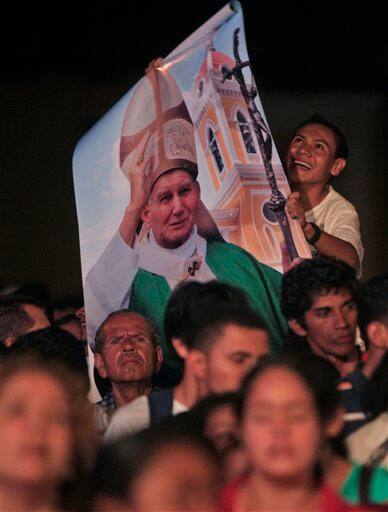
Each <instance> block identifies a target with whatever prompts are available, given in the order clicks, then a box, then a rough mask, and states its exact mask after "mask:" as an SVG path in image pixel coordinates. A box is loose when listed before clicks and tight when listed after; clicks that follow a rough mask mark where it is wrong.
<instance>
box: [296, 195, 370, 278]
mask: <svg viewBox="0 0 388 512" xmlns="http://www.w3.org/2000/svg"><path fill="white" fill-rule="evenodd" d="M328 188H329V192H328V194H327V196H326V197H325V199H324V200H323V201H321V202H320V203H319V204H318V205H317V206H315V207H314V208H312V209H311V210H308V211H307V212H306V213H305V216H306V220H307V222H314V224H316V225H317V226H318V227H319V228H320V229H322V230H323V231H325V232H326V233H328V234H329V235H333V236H336V237H337V238H340V239H341V240H345V241H346V242H349V243H350V244H352V245H353V247H354V248H355V249H356V251H357V254H358V261H359V263H358V267H357V269H356V271H357V277H360V276H361V273H362V258H363V255H364V248H363V246H362V243H361V234H360V222H359V220H358V215H357V211H356V209H355V207H354V206H353V205H352V204H351V203H350V202H349V201H347V200H346V199H345V198H344V197H343V196H341V194H339V193H338V192H336V191H335V190H334V189H333V187H331V186H330V185H329V187H328ZM310 248H311V251H312V253H313V254H314V252H315V253H316V252H317V251H316V249H315V248H314V247H312V246H310Z"/></svg>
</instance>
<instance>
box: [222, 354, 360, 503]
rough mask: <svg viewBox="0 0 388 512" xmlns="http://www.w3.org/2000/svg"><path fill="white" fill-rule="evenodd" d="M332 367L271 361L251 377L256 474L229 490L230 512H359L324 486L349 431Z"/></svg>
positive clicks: (243, 413)
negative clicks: (339, 439) (332, 457)
mask: <svg viewBox="0 0 388 512" xmlns="http://www.w3.org/2000/svg"><path fill="white" fill-rule="evenodd" d="M331 368H332V367H331V365H330V364H329V363H327V362H326V361H323V360H318V359H317V358H315V357H313V356H311V357H303V359H301V358H298V357H292V358H291V357H285V356H283V357H278V358H271V357H265V358H263V359H262V360H261V361H260V362H259V365H258V366H257V367H256V368H255V370H254V371H253V372H252V373H251V374H250V375H249V376H248V377H247V379H246V381H245V383H244V385H243V389H242V401H241V410H240V423H241V438H242V443H243V445H244V447H245V450H246V455H247V457H248V463H249V466H250V470H249V472H247V473H246V474H245V475H244V476H242V477H240V478H238V479H236V480H234V481H232V482H231V483H229V484H228V485H227V486H226V487H225V488H224V489H223V491H222V493H221V500H220V508H221V509H222V510H224V511H228V512H232V511H239V512H244V511H252V510H255V511H261V510H263V511H264V510H265V511H281V510H282V511H283V510H287V511H302V510H303V511H330V512H334V511H346V510H357V509H356V508H352V506H351V505H347V504H346V503H345V502H344V501H342V499H341V498H339V497H338V496H337V495H336V493H335V492H334V491H333V490H332V489H331V488H330V487H328V486H327V485H325V484H324V480H323V474H322V468H321V460H322V458H323V454H324V451H325V445H326V441H327V439H328V438H332V437H335V436H336V435H337V434H338V433H339V432H340V430H341V428H342V424H343V423H342V410H341V408H340V407H339V397H338V393H337V390H336V386H335V382H336V379H335V378H333V377H334V375H332V369H331ZM364 510H365V509H364Z"/></svg>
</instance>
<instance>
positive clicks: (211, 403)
mask: <svg viewBox="0 0 388 512" xmlns="http://www.w3.org/2000/svg"><path fill="white" fill-rule="evenodd" d="M239 403H240V395H239V394H238V393H221V394H219V395H209V396H207V397H205V398H203V399H202V400H200V401H199V402H198V403H196V404H195V405H194V407H192V408H191V409H190V414H191V416H192V417H193V421H194V422H195V424H196V425H197V426H198V428H199V429H200V431H201V432H204V431H205V427H206V423H207V421H208V419H209V416H210V415H211V414H213V412H214V411H216V410H217V409H220V408H221V407H224V406H225V405H230V406H231V407H232V409H233V410H234V411H236V414H237V409H238V406H239Z"/></svg>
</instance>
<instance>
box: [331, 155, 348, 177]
mask: <svg viewBox="0 0 388 512" xmlns="http://www.w3.org/2000/svg"><path fill="white" fill-rule="evenodd" d="M345 165H346V160H345V158H336V159H335V161H334V164H333V166H332V168H331V171H330V174H331V175H332V176H338V175H339V173H340V172H341V171H342V169H343V168H344V167H345Z"/></svg>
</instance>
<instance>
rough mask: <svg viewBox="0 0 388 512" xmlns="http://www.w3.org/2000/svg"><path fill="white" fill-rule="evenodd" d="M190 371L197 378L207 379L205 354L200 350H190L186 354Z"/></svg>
mask: <svg viewBox="0 0 388 512" xmlns="http://www.w3.org/2000/svg"><path fill="white" fill-rule="evenodd" d="M187 359H189V364H190V368H191V372H192V374H193V375H194V377H196V378H197V379H200V380H202V381H205V380H207V356H206V354H205V353H204V352H202V350H197V349H194V350H191V351H190V352H189V355H188V356H187Z"/></svg>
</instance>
